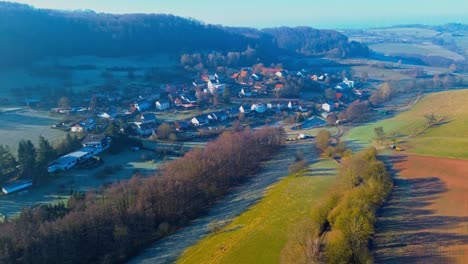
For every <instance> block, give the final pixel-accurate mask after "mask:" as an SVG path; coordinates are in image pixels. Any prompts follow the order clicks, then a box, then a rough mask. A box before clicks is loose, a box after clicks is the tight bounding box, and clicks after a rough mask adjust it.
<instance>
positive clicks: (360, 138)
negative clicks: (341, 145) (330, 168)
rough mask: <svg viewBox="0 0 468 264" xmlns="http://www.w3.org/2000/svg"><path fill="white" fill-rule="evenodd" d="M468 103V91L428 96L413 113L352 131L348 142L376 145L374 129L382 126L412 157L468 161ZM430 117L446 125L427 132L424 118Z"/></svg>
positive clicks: (411, 110)
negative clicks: (397, 138)
mask: <svg viewBox="0 0 468 264" xmlns="http://www.w3.org/2000/svg"><path fill="white" fill-rule="evenodd" d="M467 100H468V90H457V91H450V92H440V93H433V94H429V95H427V96H425V97H424V98H422V99H421V100H420V101H419V102H418V103H417V104H416V105H415V106H413V107H412V108H411V109H410V110H408V111H406V112H403V113H401V114H399V115H397V116H395V117H393V118H389V119H385V120H382V121H378V122H374V123H370V124H367V125H363V126H359V127H356V128H353V129H351V130H350V132H349V133H348V134H347V135H346V136H345V140H346V141H347V142H348V143H349V144H351V145H352V146H364V145H369V144H373V143H374V141H375V140H374V138H375V135H374V128H375V127H379V126H382V127H383V128H384V131H385V133H387V135H390V134H391V133H395V134H397V135H398V137H399V140H398V141H399V144H401V146H402V147H403V148H405V149H406V150H407V151H408V152H410V153H413V154H419V155H427V156H435V157H448V158H468V151H466V150H467V149H468V105H467V104H466V102H467ZM430 113H434V114H435V115H439V116H444V117H445V119H444V122H442V124H439V125H436V126H435V127H431V128H430V129H427V130H424V124H425V118H424V115H425V114H430ZM423 130H424V131H423ZM387 143H390V142H387Z"/></svg>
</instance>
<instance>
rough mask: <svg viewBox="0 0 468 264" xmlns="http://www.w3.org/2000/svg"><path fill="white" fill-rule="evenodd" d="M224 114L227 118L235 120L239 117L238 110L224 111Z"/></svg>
mask: <svg viewBox="0 0 468 264" xmlns="http://www.w3.org/2000/svg"><path fill="white" fill-rule="evenodd" d="M226 114H227V116H228V117H229V118H236V117H238V116H239V109H237V108H230V109H228V110H226Z"/></svg>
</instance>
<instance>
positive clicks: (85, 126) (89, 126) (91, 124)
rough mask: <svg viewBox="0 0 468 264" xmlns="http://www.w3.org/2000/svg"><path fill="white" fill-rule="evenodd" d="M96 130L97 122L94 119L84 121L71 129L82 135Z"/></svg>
mask: <svg viewBox="0 0 468 264" xmlns="http://www.w3.org/2000/svg"><path fill="white" fill-rule="evenodd" d="M94 128H96V121H95V120H94V119H93V118H87V119H83V120H81V121H80V122H78V123H76V124H75V125H74V126H72V127H71V129H70V130H71V132H74V133H82V132H85V131H92V130H94Z"/></svg>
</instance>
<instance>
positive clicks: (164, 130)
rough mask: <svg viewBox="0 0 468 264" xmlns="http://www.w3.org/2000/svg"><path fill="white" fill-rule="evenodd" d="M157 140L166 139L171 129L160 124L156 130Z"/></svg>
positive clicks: (167, 125) (165, 124)
mask: <svg viewBox="0 0 468 264" xmlns="http://www.w3.org/2000/svg"><path fill="white" fill-rule="evenodd" d="M156 132H157V134H158V138H159V139H168V138H169V136H170V135H171V133H172V127H171V126H170V125H169V124H168V123H162V124H161V125H159V126H158V128H157V129H156Z"/></svg>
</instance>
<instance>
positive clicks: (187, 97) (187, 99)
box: [180, 94, 197, 104]
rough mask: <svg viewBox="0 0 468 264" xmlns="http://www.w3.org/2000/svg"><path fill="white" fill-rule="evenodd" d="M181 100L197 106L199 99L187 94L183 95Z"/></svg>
mask: <svg viewBox="0 0 468 264" xmlns="http://www.w3.org/2000/svg"><path fill="white" fill-rule="evenodd" d="M180 99H182V101H185V102H186V103H188V104H195V103H196V102H197V98H195V97H193V96H190V95H185V94H182V95H181V96H180Z"/></svg>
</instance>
